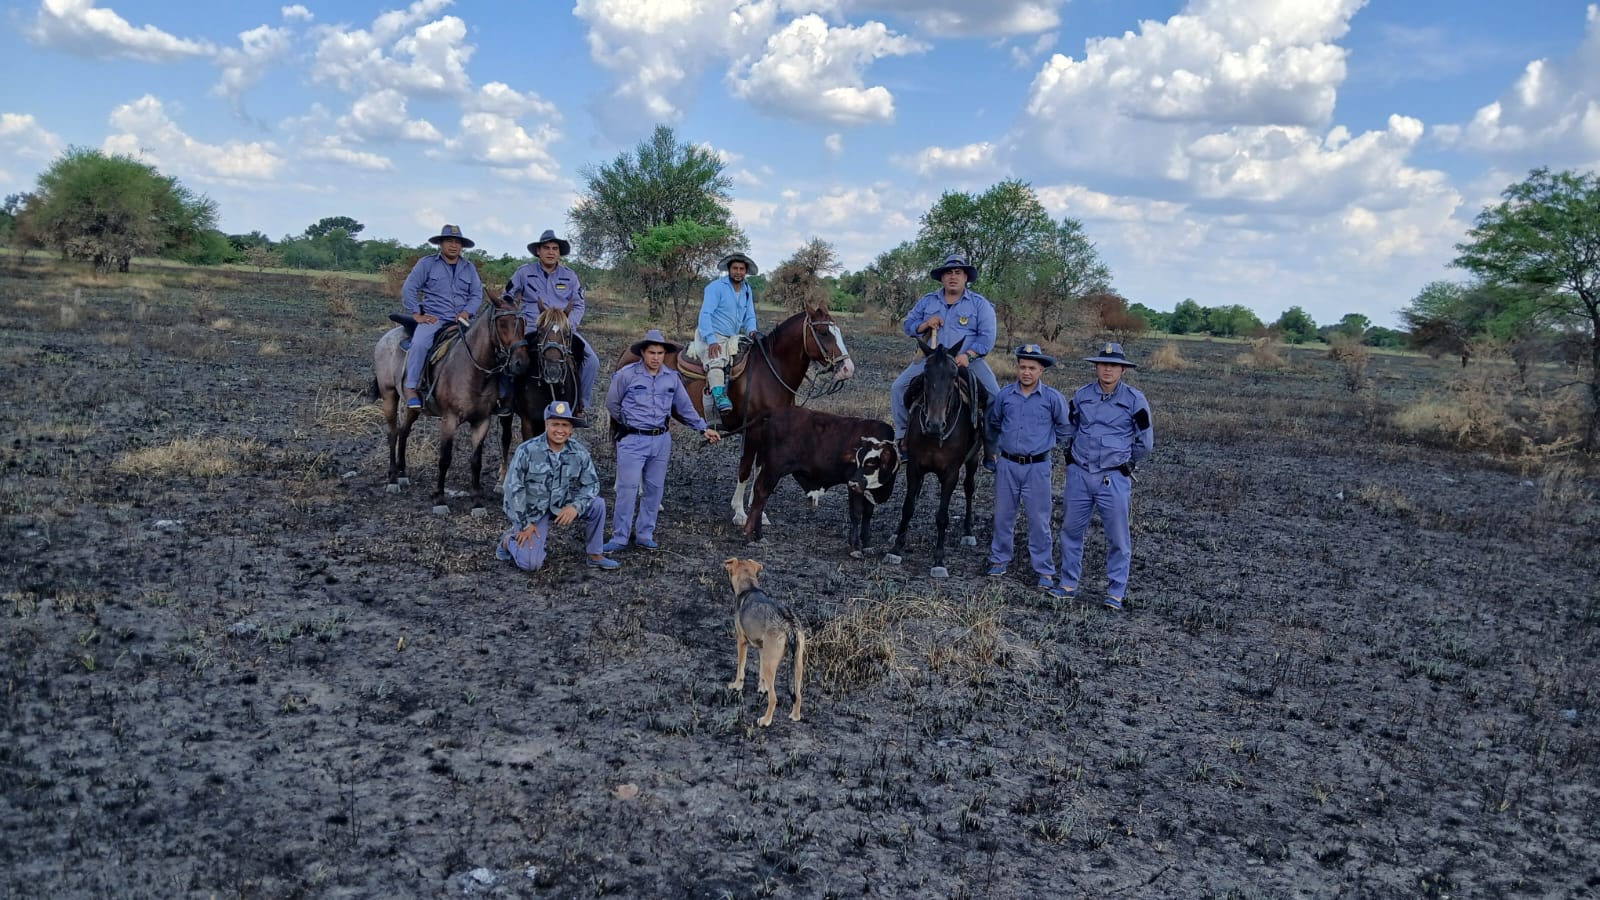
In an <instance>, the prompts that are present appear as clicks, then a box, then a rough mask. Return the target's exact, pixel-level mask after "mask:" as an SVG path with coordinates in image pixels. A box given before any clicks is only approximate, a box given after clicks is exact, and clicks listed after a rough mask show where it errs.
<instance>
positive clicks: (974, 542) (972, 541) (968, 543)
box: [961, 534, 978, 547]
mask: <svg viewBox="0 0 1600 900" xmlns="http://www.w3.org/2000/svg"><path fill="white" fill-rule="evenodd" d="M961 546H963V547H976V546H978V539H977V538H975V537H973V536H972V535H970V534H968V535H963V536H962V538H961Z"/></svg>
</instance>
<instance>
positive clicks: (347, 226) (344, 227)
mask: <svg viewBox="0 0 1600 900" xmlns="http://www.w3.org/2000/svg"><path fill="white" fill-rule="evenodd" d="M366 227H367V226H365V225H363V224H361V223H360V222H357V221H356V220H355V219H352V218H350V217H349V216H326V217H324V218H321V219H318V220H317V223H316V224H315V225H307V226H306V237H308V238H319V237H322V236H323V235H325V234H328V233H330V232H332V231H334V230H335V229H338V230H340V231H343V232H344V233H345V234H347V235H349V236H350V237H355V236H356V235H358V234H360V233H361V232H362V231H365V230H366Z"/></svg>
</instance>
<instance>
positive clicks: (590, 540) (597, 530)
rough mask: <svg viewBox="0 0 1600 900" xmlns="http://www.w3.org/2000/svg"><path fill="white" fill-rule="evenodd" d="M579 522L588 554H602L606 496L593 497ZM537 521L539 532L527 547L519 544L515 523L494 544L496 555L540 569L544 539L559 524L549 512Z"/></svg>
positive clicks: (529, 569)
mask: <svg viewBox="0 0 1600 900" xmlns="http://www.w3.org/2000/svg"><path fill="white" fill-rule="evenodd" d="M578 523H582V525H583V534H584V540H585V541H586V544H585V546H586V548H587V552H588V554H589V555H590V556H595V555H597V554H599V553H600V552H601V550H602V549H603V548H604V547H605V530H606V501H605V498H604V497H596V498H594V502H593V503H590V504H589V508H588V509H586V510H584V511H583V512H582V513H580V514H579V515H578V518H577V521H576V522H574V523H573V524H578ZM534 524H535V525H538V526H539V533H538V534H536V535H534V536H533V540H531V541H529V542H528V546H526V547H523V546H520V545H518V544H517V528H516V526H515V525H513V526H511V527H510V528H507V529H506V531H505V533H504V534H502V535H500V543H498V544H496V545H495V551H494V556H495V559H509V560H511V561H512V562H514V563H516V564H517V568H519V569H527V570H528V571H529V572H537V571H539V569H541V568H543V567H544V559H545V542H546V541H547V540H548V539H549V538H550V529H552V528H559V527H560V526H558V525H556V524H555V523H554V522H553V521H552V520H551V517H550V516H549V515H548V514H547V515H543V516H540V517H539V520H538V521H537V522H535V523H534Z"/></svg>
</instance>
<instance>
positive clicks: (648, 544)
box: [633, 537, 661, 550]
mask: <svg viewBox="0 0 1600 900" xmlns="http://www.w3.org/2000/svg"><path fill="white" fill-rule="evenodd" d="M633 542H634V543H635V544H637V545H639V546H640V547H643V548H644V549H646V550H660V549H661V545H660V544H658V543H656V542H655V541H653V540H651V539H650V538H642V537H636V538H634V539H633Z"/></svg>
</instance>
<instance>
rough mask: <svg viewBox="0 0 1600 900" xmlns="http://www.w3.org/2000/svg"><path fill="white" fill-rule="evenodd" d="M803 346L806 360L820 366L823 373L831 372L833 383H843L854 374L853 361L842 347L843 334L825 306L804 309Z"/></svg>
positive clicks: (854, 365)
mask: <svg viewBox="0 0 1600 900" xmlns="http://www.w3.org/2000/svg"><path fill="white" fill-rule="evenodd" d="M804 346H805V351H806V359H809V360H811V361H812V362H814V363H817V364H819V365H821V366H822V369H823V371H825V372H832V373H833V380H834V381H835V382H840V381H844V380H846V379H848V378H849V377H850V376H852V375H854V374H855V373H856V364H855V361H854V360H852V359H851V358H850V351H849V350H847V349H846V348H845V346H844V333H843V332H841V331H840V330H839V325H838V323H836V322H834V321H833V314H832V313H830V312H828V308H827V307H826V306H817V307H809V308H807V309H806V333H805V341H804Z"/></svg>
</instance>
